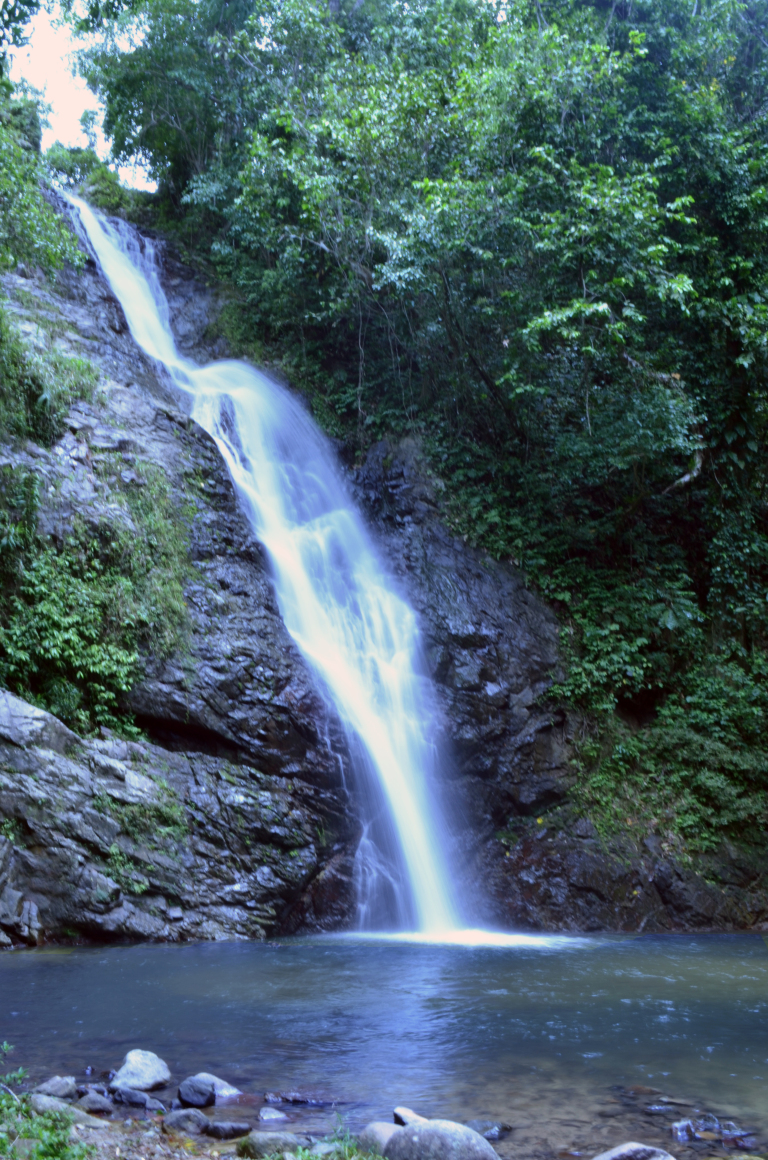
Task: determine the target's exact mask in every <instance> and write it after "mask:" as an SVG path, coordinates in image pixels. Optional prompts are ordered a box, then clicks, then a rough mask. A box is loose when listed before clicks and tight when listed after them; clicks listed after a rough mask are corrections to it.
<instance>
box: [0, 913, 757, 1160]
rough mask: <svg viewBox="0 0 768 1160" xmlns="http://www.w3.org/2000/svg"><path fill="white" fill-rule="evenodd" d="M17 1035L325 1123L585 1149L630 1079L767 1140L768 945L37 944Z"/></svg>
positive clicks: (43, 1061) (61, 1054)
mask: <svg viewBox="0 0 768 1160" xmlns="http://www.w3.org/2000/svg"><path fill="white" fill-rule="evenodd" d="M3 1038H6V1039H7V1040H9V1041H10V1042H11V1043H13V1044H15V1045H16V1052H15V1055H14V1057H13V1062H14V1065H16V1064H24V1065H26V1066H27V1067H29V1068H30V1070H31V1073H32V1076H33V1078H35V1079H37V1078H44V1077H46V1076H48V1075H50V1074H52V1073H55V1072H58V1073H60V1074H75V1075H82V1074H83V1072H84V1068H85V1067H86V1066H90V1067H92V1068H93V1069H94V1072H93V1074H94V1075H95V1076H98V1074H99V1073H100V1072H102V1071H107V1070H109V1069H110V1068H114V1067H117V1066H118V1065H119V1064H120V1061H121V1059H122V1057H123V1055H124V1053H125V1051H126V1050H128V1049H129V1048H132V1047H143V1048H148V1049H150V1050H153V1051H156V1052H157V1053H158V1054H159V1055H161V1056H162V1057H163V1058H164V1059H165V1060H166V1061H167V1063H168V1064H169V1066H170V1068H171V1071H172V1073H173V1075H174V1077H175V1078H176V1079H177V1080H178V1079H181V1078H183V1076H184V1075H187V1074H190V1073H192V1072H195V1071H200V1070H205V1071H212V1072H215V1073H217V1074H219V1075H221V1076H222V1077H223V1078H225V1079H227V1080H230V1081H231V1082H233V1083H235V1084H237V1085H238V1086H239V1087H241V1088H242V1089H243V1090H244V1091H245V1092H247V1093H253V1095H254V1097H258V1098H257V1099H256V1103H259V1102H260V1096H261V1093H263V1092H264V1091H266V1090H274V1089H299V1090H300V1091H302V1092H304V1093H311V1094H314V1095H317V1096H320V1097H324V1098H327V1099H329V1100H335V1101H337V1102H338V1103H337V1107H336V1108H335V1109H331V1108H328V1109H322V1110H312V1111H301V1110H300V1109H299V1110H297V1111H296V1112H295V1115H296V1116H297V1117H299V1118H301V1117H302V1116H303V1117H304V1118H305V1121H306V1122H307V1123H309V1121H310V1120H311V1122H312V1124H313V1125H314V1126H315V1127H328V1126H332V1123H333V1119H334V1116H335V1114H336V1111H340V1112H341V1113H342V1114H343V1115H344V1116H345V1117H346V1119H347V1121H348V1122H349V1124H350V1126H351V1127H353V1128H354V1127H357V1126H359V1125H361V1124H362V1123H365V1122H367V1121H368V1120H370V1119H372V1118H375V1117H381V1118H386V1119H389V1118H391V1112H392V1108H393V1107H394V1106H395V1105H397V1104H401V1103H405V1104H408V1105H409V1106H411V1107H413V1108H416V1109H417V1110H418V1111H420V1112H422V1113H423V1114H425V1115H430V1116H439V1115H442V1116H450V1117H452V1118H460V1119H464V1118H471V1117H475V1116H491V1117H500V1118H508V1119H510V1121H513V1122H515V1123H516V1124H519V1125H523V1124H524V1123H527V1124H528V1126H529V1128H530V1132H529V1137H530V1138H531V1139H532V1138H533V1137H532V1136H531V1132H534V1128H535V1127H536V1121H537V1119H538V1120H540V1118H541V1117H542V1116H545V1118H547V1120H548V1122H551V1124H552V1125H555V1126H554V1127H551V1130H550V1134H549V1137H548V1138H549V1139H550V1143H551V1144H552V1146H553V1147H555V1146H557V1147H567V1146H569V1144H570V1143H572V1141H573V1139H574V1138H575V1137H576V1136H578V1135H579V1132H580V1131H582V1129H581V1128H579V1124H580V1123H582V1121H583V1124H584V1125H586V1124H587V1121H590V1122H591V1120H594V1121H595V1122H598V1121H597V1120H595V1117H596V1116H598V1115H603V1114H607V1113H605V1112H604V1111H603V1112H601V1111H600V1107H601V1106H603V1108H604V1107H605V1106H607V1105H606V1100H608V1101H609V1102H610V1099H611V1096H610V1091H611V1089H612V1088H613V1087H615V1085H623V1086H630V1085H634V1084H641V1085H647V1086H650V1087H653V1088H656V1089H659V1090H661V1091H662V1092H664V1093H666V1094H667V1095H670V1096H673V1097H675V1098H680V1099H683V1100H684V1099H689V1100H691V1102H692V1103H693V1104H695V1105H696V1106H697V1107H699V1108H700V1109H701V1110H708V1111H714V1112H716V1113H717V1114H720V1115H728V1116H729V1117H732V1118H734V1119H736V1120H737V1121H739V1122H742V1123H745V1124H746V1123H748V1124H749V1125H750V1126H752V1127H755V1128H756V1129H757V1130H758V1131H762V1130H764V1127H765V1122H766V1120H767V1119H768V1115H767V1112H768V947H767V946H766V943H765V941H764V940H763V939H762V938H761V937H759V936H752V935H729V936H720V935H706V936H701V937H693V936H688V935H677V936H676V935H668V936H643V937H638V938H620V937H600V938H583V939H573V940H571V939H567V938H559V939H554V940H550V939H547V938H545V937H542V938H541V939H533V940H528V945H522V946H512V947H462V946H425V945H418V944H409V943H403V942H393V941H389V942H388V941H381V940H375V939H368V940H361V939H354V938H345V939H312V940H292V941H286V942H283V943H280V944H253V943H250V944H242V943H219V944H204V945H199V944H196V945H186V946H146V945H144V946H110V947H105V948H82V949H81V948H76V949H71V950H70V949H66V950H65V949H56V948H54V949H40V950H24V951H16V952H12V953H6V954H3V955H0V1040H2V1039H3ZM609 1111H610V1108H609ZM526 1117H527V1119H526ZM606 1122H607V1121H606ZM600 1123H602V1121H600ZM568 1124H571V1125H572V1128H569V1127H568V1126H567V1125H568ZM649 1124H650V1121H649ZM657 1128H658V1125H656V1126H655V1129H654V1130H656V1129H657ZM583 1130H584V1131H586V1130H587V1129H586V1127H584V1128H583ZM617 1130H618V1129H617ZM649 1130H650V1129H649ZM658 1130H660V1129H658ZM664 1130H665V1131H666V1130H667V1128H666V1127H665V1129H664ZM520 1131H521V1133H522V1132H523V1127H522V1126H521V1128H520ZM569 1133H570V1135H569ZM534 1134H535V1133H534ZM582 1134H583V1133H582ZM520 1138H521V1139H522V1138H523V1136H522V1135H521V1137H520ZM527 1138H528V1137H526V1139H527ZM620 1138H621V1137H620ZM624 1138H627V1137H626V1135H625V1136H624ZM523 1150H525V1149H523ZM710 1151H711V1149H710Z"/></svg>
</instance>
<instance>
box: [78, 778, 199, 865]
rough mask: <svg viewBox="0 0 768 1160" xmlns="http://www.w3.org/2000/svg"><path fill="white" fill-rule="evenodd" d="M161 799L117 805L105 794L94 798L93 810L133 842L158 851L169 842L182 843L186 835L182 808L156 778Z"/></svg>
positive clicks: (175, 797)
mask: <svg viewBox="0 0 768 1160" xmlns="http://www.w3.org/2000/svg"><path fill="white" fill-rule="evenodd" d="M154 780H155V782H156V783H157V786H158V790H159V793H160V797H159V799H158V800H157V801H142V802H118V801H115V800H114V798H111V797H109V796H108V795H107V794H99V795H97V796H96V797H95V798H94V799H93V807H94V809H96V810H98V811H99V812H100V813H102V814H109V816H110V817H113V818H114V819H115V821H116V822H118V823H119V825H120V829H121V831H122V832H123V833H124V834H126V835H127V836H128V837H129V838H131V839H133V841H134V842H141V843H144V844H146V845H149V846H151V847H154V848H157V847H158V846H159V845H160V844H161V843H163V844H165V843H166V842H167V841H168V840H172V841H175V842H182V841H183V840H184V839H185V838H186V836H187V833H188V827H187V818H186V814H185V812H184V807H183V806H182V804H181V802H180V801H179V799H178V797H177V795H176V793H175V791H174V790H173V789H171V787H170V786H169V785H168V783H167V782H166V781H164V780H163V779H162V778H155V779H154Z"/></svg>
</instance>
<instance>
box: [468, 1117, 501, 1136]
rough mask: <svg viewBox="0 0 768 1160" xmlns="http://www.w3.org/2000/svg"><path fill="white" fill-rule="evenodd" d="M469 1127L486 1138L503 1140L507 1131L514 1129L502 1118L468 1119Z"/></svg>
mask: <svg viewBox="0 0 768 1160" xmlns="http://www.w3.org/2000/svg"><path fill="white" fill-rule="evenodd" d="M467 1127H468V1128H471V1129H472V1131H473V1132H479V1133H480V1135H481V1136H484V1137H485V1139H486V1140H502V1139H503V1138H504V1137H505V1136H506V1134H507V1132H511V1131H512V1125H511V1124H504V1123H502V1121H501V1120H467Z"/></svg>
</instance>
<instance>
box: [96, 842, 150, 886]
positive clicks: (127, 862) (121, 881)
mask: <svg viewBox="0 0 768 1160" xmlns="http://www.w3.org/2000/svg"><path fill="white" fill-rule="evenodd" d="M106 869H107V873H108V874H109V877H110V878H111V879H112V880H113V881H114V882H116V883H117V885H118V886H119V887H120V888H121V889H122V890H127V891H129V893H131V894H146V892H147V890H149V882H148V881H147V879H146V878H145V876H144V875H143V874H142V873H141V871H140V870H139V868H138V866H137V865H136V863H135V862H134V861H133V859H132V858H129V856H128V855H127V854H124V853H123V851H122V850H121V849H120V847H119V846H118V845H112V846H110V848H109V858H108V859H107V863H106Z"/></svg>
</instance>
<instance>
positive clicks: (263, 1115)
mask: <svg viewBox="0 0 768 1160" xmlns="http://www.w3.org/2000/svg"><path fill="white" fill-rule="evenodd" d="M259 1119H260V1120H262V1121H266V1122H269V1121H270V1120H287V1119H288V1117H287V1115H286V1114H285V1112H281V1111H280V1109H279V1108H270V1107H269V1106H267V1107H265V1108H260V1109H259Z"/></svg>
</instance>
